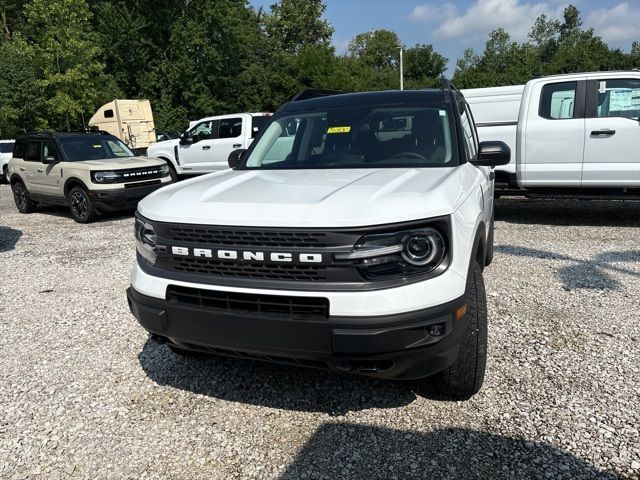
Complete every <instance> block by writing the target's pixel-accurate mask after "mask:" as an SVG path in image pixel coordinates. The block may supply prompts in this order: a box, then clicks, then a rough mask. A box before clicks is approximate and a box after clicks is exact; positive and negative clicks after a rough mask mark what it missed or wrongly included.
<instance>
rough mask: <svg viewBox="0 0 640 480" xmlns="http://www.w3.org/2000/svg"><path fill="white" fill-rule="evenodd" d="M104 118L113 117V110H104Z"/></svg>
mask: <svg viewBox="0 0 640 480" xmlns="http://www.w3.org/2000/svg"><path fill="white" fill-rule="evenodd" d="M104 118H113V110H105V111H104Z"/></svg>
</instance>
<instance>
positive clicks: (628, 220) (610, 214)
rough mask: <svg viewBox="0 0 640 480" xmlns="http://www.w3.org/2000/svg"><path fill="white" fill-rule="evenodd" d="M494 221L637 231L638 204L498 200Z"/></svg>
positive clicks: (594, 201) (638, 220)
mask: <svg viewBox="0 0 640 480" xmlns="http://www.w3.org/2000/svg"><path fill="white" fill-rule="evenodd" d="M495 219H496V220H497V221H501V222H509V223H520V224H529V225H534V224H536V225H537V224H540V225H558V226H561V225H570V226H593V227H598V226H611V227H614V226H615V227H640V202H637V201H624V202H623V201H596V200H540V199H526V198H501V199H499V200H496V203H495Z"/></svg>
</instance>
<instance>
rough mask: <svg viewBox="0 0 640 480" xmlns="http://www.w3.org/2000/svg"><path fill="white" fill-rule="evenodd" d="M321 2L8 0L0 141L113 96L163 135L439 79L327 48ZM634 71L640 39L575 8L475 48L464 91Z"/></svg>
mask: <svg viewBox="0 0 640 480" xmlns="http://www.w3.org/2000/svg"><path fill="white" fill-rule="evenodd" d="M324 10H325V5H324V3H323V1H322V0H305V1H301V0H280V1H279V2H277V3H275V4H274V5H272V6H271V8H270V9H268V10H267V11H265V10H263V9H256V8H254V7H252V6H251V5H250V4H249V3H248V1H247V0H0V138H3V137H4V138H9V137H14V136H16V135H18V134H20V133H23V132H26V131H32V130H42V129H56V130H66V129H79V128H82V127H83V125H84V123H85V122H86V121H87V120H88V118H89V117H90V116H91V115H92V114H93V112H95V110H96V109H97V108H98V107H99V106H100V105H102V104H104V103H106V102H108V101H111V100H113V99H114V98H148V99H150V100H151V102H152V107H153V110H154V116H155V120H156V126H157V128H159V129H166V130H175V131H182V130H183V129H184V127H185V125H186V124H187V123H188V121H189V120H192V119H196V118H200V117H203V116H207V115H214V114H221V113H231V112H237V111H273V110H275V109H277V108H278V106H279V105H281V104H282V103H283V102H285V101H286V100H287V99H288V98H290V97H291V96H293V95H294V94H295V93H296V92H297V91H299V90H300V89H301V88H303V87H309V88H327V89H336V90H343V91H368V90H384V89H393V88H398V82H399V80H398V78H399V77H398V75H399V65H398V63H399V50H400V48H403V49H404V72H405V88H426V87H433V86H436V85H438V79H439V78H440V77H441V76H442V75H443V73H444V72H445V71H446V69H447V64H448V59H447V58H445V57H444V56H443V55H441V54H440V53H439V52H437V51H436V49H435V48H434V46H433V45H430V44H418V45H414V46H406V45H403V44H402V42H401V41H400V39H399V38H398V35H397V34H396V33H395V32H392V31H389V30H382V29H381V30H373V31H369V32H363V33H360V34H358V35H356V36H355V37H354V38H353V39H352V41H351V42H350V43H349V45H348V48H347V52H346V53H344V54H343V53H337V52H336V50H335V48H334V47H333V46H332V44H331V39H332V35H333V28H332V27H331V25H330V24H329V23H328V22H327V21H326V20H325V19H323V14H324ZM638 67H640V44H639V43H638V42H635V43H634V44H633V45H632V47H631V50H630V52H628V53H627V52H624V51H622V50H620V49H615V48H611V47H609V46H608V45H607V44H606V43H605V42H604V41H603V40H602V39H601V38H600V37H599V36H597V34H596V32H594V31H593V30H592V29H584V28H583V27H582V22H581V19H580V12H579V11H578V9H577V8H576V7H574V6H569V7H567V8H566V10H565V12H564V18H563V20H562V21H557V20H553V19H549V18H547V17H546V16H544V15H543V16H541V17H539V18H538V19H536V20H535V23H534V24H533V26H532V29H531V33H530V34H529V38H528V40H527V41H525V42H522V43H518V42H515V41H513V40H512V39H511V38H510V36H509V34H508V33H507V32H505V31H504V30H503V29H497V30H495V31H493V32H491V33H490V34H489V38H488V40H487V42H486V45H485V48H484V51H482V52H476V51H474V50H472V49H468V50H466V51H465V52H464V55H463V57H462V58H460V59H458V61H457V64H456V69H455V72H454V76H453V80H454V82H455V83H456V84H457V85H458V86H459V87H461V88H472V87H483V86H493V85H509V84H517V83H524V82H526V81H527V80H529V79H530V78H532V77H535V76H537V75H543V74H554V73H565V72H575V71H590V70H611V69H629V68H638Z"/></svg>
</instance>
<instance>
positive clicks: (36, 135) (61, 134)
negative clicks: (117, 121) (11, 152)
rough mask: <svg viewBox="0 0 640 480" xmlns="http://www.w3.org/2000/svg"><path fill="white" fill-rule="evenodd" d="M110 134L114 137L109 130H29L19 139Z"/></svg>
mask: <svg viewBox="0 0 640 480" xmlns="http://www.w3.org/2000/svg"><path fill="white" fill-rule="evenodd" d="M90 135H93V136H109V137H112V136H113V135H111V134H110V133H109V132H105V131H103V130H98V131H88V132H29V133H25V134H24V135H20V136H19V137H18V138H17V140H24V139H57V138H60V139H62V138H86V137H87V136H90Z"/></svg>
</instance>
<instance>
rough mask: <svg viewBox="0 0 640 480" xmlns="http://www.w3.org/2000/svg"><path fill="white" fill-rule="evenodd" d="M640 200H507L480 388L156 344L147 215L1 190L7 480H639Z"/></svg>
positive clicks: (492, 276)
mask: <svg viewBox="0 0 640 480" xmlns="http://www.w3.org/2000/svg"><path fill="white" fill-rule="evenodd" d="M639 214H640V205H639V204H619V203H598V202H586V203H578V202H566V201H565V202H551V201H526V200H518V199H503V200H501V201H499V203H498V204H497V208H496V250H497V252H496V257H495V261H494V264H493V265H492V266H491V267H489V268H488V269H487V270H486V283H487V294H488V300H489V309H490V311H489V318H490V338H489V342H490V351H489V366H488V371H487V379H486V382H485V386H484V388H483V390H482V391H481V392H480V394H478V395H477V396H475V397H474V398H473V399H472V400H470V401H467V402H444V401H439V400H437V399H433V398H430V397H429V394H428V393H426V392H421V391H420V390H416V389H415V388H413V387H412V386H408V385H405V384H401V383H390V382H384V381H376V380H370V379H366V378H359V377H352V376H346V375H339V374H332V373H326V372H321V371H314V370H305V369H300V368H294V367H288V366H278V365H270V364H264V363H257V362H249V361H242V360H235V359H221V358H208V359H183V358H180V357H177V356H175V355H173V354H172V353H171V352H170V351H169V350H168V349H167V348H166V347H164V346H157V345H155V344H152V343H149V342H148V341H147V337H146V335H145V333H144V331H143V330H142V328H140V327H139V326H138V325H137V323H136V322H135V320H134V318H133V317H132V316H131V315H130V314H129V312H128V309H127V304H126V301H125V297H124V290H125V288H126V287H127V286H128V275H129V271H130V268H131V262H132V260H133V252H134V243H133V235H132V226H133V220H132V216H131V214H127V215H122V216H110V217H106V218H104V219H102V220H101V221H100V222H98V223H96V224H93V225H78V224H75V223H74V222H73V221H72V220H71V218H70V217H69V215H68V213H67V212H66V210H65V209H59V208H46V209H41V210H40V211H39V212H38V213H36V214H32V215H20V214H18V213H17V211H16V210H15V207H14V205H13V202H12V199H11V197H10V191H9V189H8V188H7V187H6V186H0V367H1V370H0V374H1V377H0V477H1V478H3V479H22V478H46V479H55V478H88V479H96V478H100V479H109V478H113V479H125V478H169V479H198V478H202V479H229V478H269V479H271V478H278V479H302V478H313V479H321V478H326V479H336V478H362V479H367V480H369V479H373V478H384V479H393V478H433V479H476V478H491V479H503V478H504V479H507V478H509V479H510V478H514V479H523V478H544V479H546V478H551V479H576V478H577V479H580V478H635V479H637V478H640V435H639V431H638V429H639V428H640V387H639V383H638V379H639V378H640V362H639V360H640V353H639V347H640V343H639V342H640V322H639V321H638V314H637V312H638V311H639V310H640V300H639V298H640V245H639V242H638V227H639V226H640V215H639Z"/></svg>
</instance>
